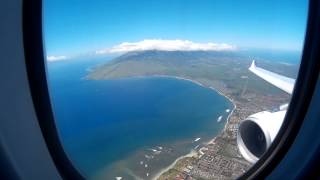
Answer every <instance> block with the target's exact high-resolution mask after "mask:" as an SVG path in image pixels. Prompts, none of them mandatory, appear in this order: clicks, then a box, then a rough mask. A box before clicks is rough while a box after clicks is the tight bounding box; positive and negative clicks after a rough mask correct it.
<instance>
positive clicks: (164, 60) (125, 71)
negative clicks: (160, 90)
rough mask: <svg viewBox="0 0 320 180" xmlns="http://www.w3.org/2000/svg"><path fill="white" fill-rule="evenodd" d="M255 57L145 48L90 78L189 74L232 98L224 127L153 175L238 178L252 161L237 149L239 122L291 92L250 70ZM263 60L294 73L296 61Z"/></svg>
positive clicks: (283, 100) (187, 76) (273, 67)
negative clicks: (191, 153)
mask: <svg viewBox="0 0 320 180" xmlns="http://www.w3.org/2000/svg"><path fill="white" fill-rule="evenodd" d="M250 63H251V59H250V58H248V57H247V56H245V55H240V54H237V53H236V52H205V51H194V52H187V51H141V52H129V53H127V54H124V55H122V56H120V57H118V58H115V59H114V60H113V61H111V62H109V63H107V64H105V65H102V66H99V67H97V68H96V69H95V70H93V71H92V72H90V73H89V74H88V76H87V77H86V78H87V79H96V80H98V79H119V78H129V77H137V76H170V77H175V78H182V79H185V80H186V79H187V80H191V81H193V82H194V83H197V84H199V85H202V86H204V87H207V88H211V89H214V90H216V91H218V92H219V93H220V94H222V95H224V96H225V97H226V98H228V99H229V100H230V101H231V102H232V103H233V104H234V109H233V110H232V112H231V113H230V116H229V118H228V121H227V123H226V125H225V128H224V130H223V131H222V132H221V133H220V134H219V135H218V136H216V137H214V139H212V140H211V141H210V142H208V143H207V144H204V145H202V147H201V148H200V150H198V151H197V153H195V154H194V155H193V156H191V157H190V156H186V157H184V158H181V159H179V160H178V161H176V163H174V164H173V165H172V167H170V168H169V169H168V170H166V171H164V172H162V173H161V174H159V176H156V177H154V178H155V179H159V180H167V179H170V180H171V179H235V178H237V177H239V176H240V175H241V174H243V173H244V172H245V171H247V170H248V169H249V168H250V167H251V166H252V164H250V163H249V162H247V161H246V160H245V159H244V158H243V157H242V156H241V154H240V153H239V151H238V148H237V143H236V136H237V131H238V125H239V122H240V121H241V120H243V119H245V118H246V117H248V116H249V115H251V114H253V113H256V112H260V111H263V110H274V109H277V108H278V107H279V106H280V105H281V104H284V103H287V102H288V101H289V100H290V96H289V95H287V94H286V93H284V92H282V91H281V90H279V89H277V88H275V87H273V86H272V85H270V84H268V83H266V82H264V81H263V80H261V79H259V78H258V77H256V76H255V75H253V74H252V73H250V72H249V71H248V67H249V65H250ZM258 63H259V66H262V67H264V68H267V69H269V70H272V71H274V72H277V73H280V74H283V75H286V76H289V77H293V78H294V77H295V76H296V72H297V66H293V65H287V64H279V63H271V62H267V61H259V62H258Z"/></svg>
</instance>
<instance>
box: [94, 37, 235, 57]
mask: <svg viewBox="0 0 320 180" xmlns="http://www.w3.org/2000/svg"><path fill="white" fill-rule="evenodd" d="M145 50H161V51H230V50H236V46H233V45H229V44H225V43H211V42H209V43H196V42H192V41H188V40H162V39H146V40H143V41H139V42H123V43H121V44H119V45H116V46H113V47H111V48H108V49H104V50H99V51H96V54H108V53H125V52H129V51H145Z"/></svg>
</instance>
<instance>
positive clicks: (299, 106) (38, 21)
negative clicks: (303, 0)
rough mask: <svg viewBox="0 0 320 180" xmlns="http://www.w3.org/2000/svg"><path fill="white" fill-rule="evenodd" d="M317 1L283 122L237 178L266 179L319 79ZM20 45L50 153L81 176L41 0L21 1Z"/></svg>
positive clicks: (61, 167)
mask: <svg viewBox="0 0 320 180" xmlns="http://www.w3.org/2000/svg"><path fill="white" fill-rule="evenodd" d="M319 7H320V2H318V1H317V0H310V1H309V9H308V19H307V26H306V35H305V41H304V47H303V53H302V58H301V64H300V68H299V74H298V77H297V80H296V85H295V88H294V92H293V94H292V100H291V102H290V105H289V108H288V111H287V114H286V117H285V119H284V122H283V125H282V127H281V128H280V131H279V134H278V135H277V137H276V138H275V140H274V142H273V143H272V145H271V146H270V147H269V149H268V150H267V152H266V153H265V154H264V155H263V156H262V157H261V158H260V159H259V161H258V162H257V163H255V164H254V165H253V166H252V167H251V168H250V169H249V170H248V171H247V172H245V173H244V174H243V175H242V176H241V177H239V179H248V178H265V177H267V176H268V174H270V173H271V172H272V170H273V169H274V168H275V167H276V166H277V165H278V164H279V163H280V161H281V160H282V159H283V157H284V156H285V155H286V153H287V152H288V150H289V149H290V146H291V145H292V143H293V141H294V140H295V137H296V136H297V134H298V132H299V129H300V126H301V124H302V122H303V119H304V117H305V115H306V112H307V110H308V107H309V104H310V101H311V99H312V95H313V92H314V89H315V85H316V83H317V79H318V72H319V69H320V68H319V67H320V62H319V61H317V58H318V57H319V52H317V50H318V49H319V47H320V38H319V37H318V36H319V35H318V34H317V32H320V29H319V24H320V11H319V9H320V8H319ZM22 10H23V22H22V24H23V44H24V51H25V63H26V66H27V76H28V81H29V85H30V91H31V96H32V100H33V103H34V108H35V110H36V115H37V118H38V122H39V126H40V129H41V132H42V134H43V137H44V139H45V142H46V145H47V147H48V150H49V152H50V155H51V157H52V159H53V161H54V163H55V165H56V167H57V169H58V171H59V173H60V174H61V176H62V177H63V178H65V179H84V176H83V175H82V174H81V173H80V172H79V171H78V170H77V169H76V168H75V167H74V166H73V164H72V162H71V161H70V159H69V158H68V157H67V155H66V153H65V151H64V149H63V146H62V144H61V141H60V139H59V136H58V134H57V127H56V124H55V120H54V116H53V111H52V106H51V102H50V97H49V92H48V84H47V79H46V77H47V76H46V74H47V73H46V61H45V53H44V47H45V46H44V41H43V36H42V34H43V33H42V28H43V27H42V26H43V22H42V0H34V1H23V8H22Z"/></svg>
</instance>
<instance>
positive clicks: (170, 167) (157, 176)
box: [141, 75, 237, 180]
mask: <svg viewBox="0 0 320 180" xmlns="http://www.w3.org/2000/svg"><path fill="white" fill-rule="evenodd" d="M141 77H147V76H141ZM149 77H150V76H149ZM151 77H166V78H174V79H179V80H184V81H190V82H192V83H194V84H197V85H199V86H202V87H204V88H209V89H211V90H213V91H215V92H217V93H218V94H220V95H221V96H224V97H225V98H227V99H228V100H229V101H230V102H231V103H232V105H233V108H232V110H231V112H230V113H229V114H228V117H227V119H226V123H225V126H224V128H223V129H222V131H221V132H219V133H218V134H217V135H216V136H215V137H213V139H211V140H210V141H208V142H207V143H205V144H206V145H208V144H210V143H213V142H214V141H215V139H216V137H218V136H220V135H221V134H223V132H225V131H226V129H227V126H228V124H229V123H230V122H229V120H230V117H231V116H232V114H233V112H234V110H235V109H236V108H237V106H236V104H235V102H234V101H233V99H232V98H230V97H228V96H227V95H225V94H224V93H222V92H220V91H219V90H217V89H215V88H214V87H212V86H205V85H203V84H202V83H200V82H198V81H196V80H193V79H189V78H185V77H179V76H170V75H152V76H151ZM201 149H202V148H200V149H199V150H198V151H194V150H193V149H192V150H191V151H190V153H188V154H186V155H183V156H180V157H178V158H177V159H176V160H175V161H174V162H173V163H172V164H170V165H169V166H168V167H166V168H163V169H162V170H160V171H159V172H158V173H157V174H156V175H155V176H154V177H153V178H152V180H157V179H158V178H159V177H160V176H161V175H162V174H164V173H166V172H167V171H169V170H170V169H172V168H173V167H174V166H175V165H176V163H177V162H178V161H179V160H181V159H183V158H185V157H192V156H195V155H199V154H201Z"/></svg>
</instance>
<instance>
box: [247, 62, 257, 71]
mask: <svg viewBox="0 0 320 180" xmlns="http://www.w3.org/2000/svg"><path fill="white" fill-rule="evenodd" d="M255 68H256V63H255V60H252V63H251V66H250V67H249V70H253V69H255Z"/></svg>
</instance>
